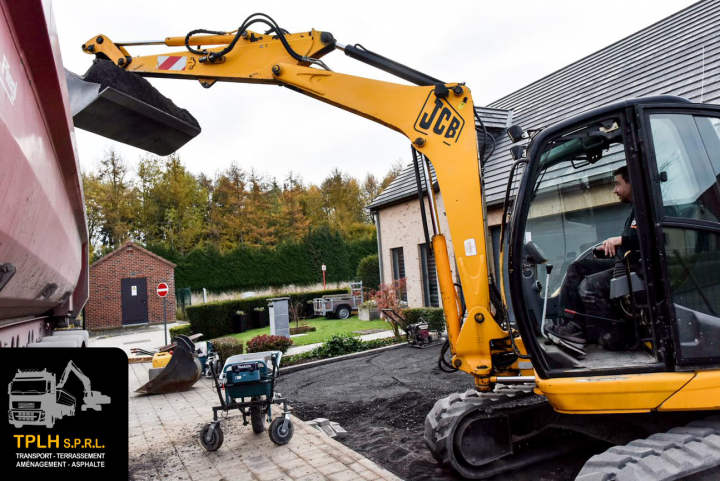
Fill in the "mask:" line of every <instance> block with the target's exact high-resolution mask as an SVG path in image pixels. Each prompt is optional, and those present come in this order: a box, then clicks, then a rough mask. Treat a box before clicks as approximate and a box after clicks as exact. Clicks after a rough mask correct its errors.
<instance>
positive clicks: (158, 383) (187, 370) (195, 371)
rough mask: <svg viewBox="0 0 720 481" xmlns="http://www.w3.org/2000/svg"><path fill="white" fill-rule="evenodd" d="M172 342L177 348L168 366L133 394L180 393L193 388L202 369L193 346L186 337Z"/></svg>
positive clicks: (177, 338) (180, 337) (179, 337)
mask: <svg viewBox="0 0 720 481" xmlns="http://www.w3.org/2000/svg"><path fill="white" fill-rule="evenodd" d="M173 342H175V343H177V347H176V348H175V350H174V351H173V355H172V359H170V362H169V363H168V365H167V366H165V367H164V368H163V369H162V371H160V374H158V375H157V376H155V377H154V378H153V379H151V380H150V381H149V382H148V383H146V384H144V385H142V386H140V387H139V388H138V389H136V390H135V392H140V393H146V394H168V393H171V392H182V391H187V390H188V389H190V388H191V387H193V386H194V385H195V383H196V382H197V381H198V379H200V376H201V374H202V368H201V366H200V360H199V359H198V356H197V352H196V351H195V344H193V342H192V341H191V340H190V339H188V337H187V336H178V337H176V338H174V339H173Z"/></svg>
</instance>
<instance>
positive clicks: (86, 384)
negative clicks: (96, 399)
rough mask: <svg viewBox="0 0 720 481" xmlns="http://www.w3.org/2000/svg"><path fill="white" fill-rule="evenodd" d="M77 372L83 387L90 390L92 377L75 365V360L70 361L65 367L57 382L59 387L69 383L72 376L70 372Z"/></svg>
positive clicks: (86, 390)
mask: <svg viewBox="0 0 720 481" xmlns="http://www.w3.org/2000/svg"><path fill="white" fill-rule="evenodd" d="M71 372H72V373H75V375H76V376H77V378H78V379H80V382H82V383H83V388H84V390H85V392H86V393H88V392H90V390H91V389H90V379H88V377H87V376H86V375H85V374H83V373H82V371H81V370H80V369H79V368H78V367H77V366H76V365H75V363H74V362H73V361H70V362H69V363H68V365H67V366H66V367H65V371H64V372H63V375H62V377H61V378H60V382H59V383H58V384H57V388H58V389H62V388H63V387H64V386H65V383H67V381H68V378H69V377H70V373H71Z"/></svg>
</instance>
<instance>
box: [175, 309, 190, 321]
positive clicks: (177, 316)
mask: <svg viewBox="0 0 720 481" xmlns="http://www.w3.org/2000/svg"><path fill="white" fill-rule="evenodd" d="M175 319H177V320H178V321H187V315H186V314H185V311H183V310H182V308H180V307H178V308H177V309H175Z"/></svg>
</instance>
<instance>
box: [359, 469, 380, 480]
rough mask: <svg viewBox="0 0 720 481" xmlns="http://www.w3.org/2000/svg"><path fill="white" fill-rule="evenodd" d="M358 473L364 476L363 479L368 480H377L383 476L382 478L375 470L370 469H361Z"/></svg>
mask: <svg viewBox="0 0 720 481" xmlns="http://www.w3.org/2000/svg"><path fill="white" fill-rule="evenodd" d="M358 474H359V475H360V476H362V477H363V479H366V480H367V481H375V480H376V479H382V478H380V476H378V475H377V474H375V473H373V472H372V471H370V470H369V469H367V470H365V471H360V472H359V473H358Z"/></svg>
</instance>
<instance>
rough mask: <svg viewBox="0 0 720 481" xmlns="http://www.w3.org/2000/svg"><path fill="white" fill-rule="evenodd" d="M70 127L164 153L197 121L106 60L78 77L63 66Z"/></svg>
mask: <svg viewBox="0 0 720 481" xmlns="http://www.w3.org/2000/svg"><path fill="white" fill-rule="evenodd" d="M65 78H66V80H67V87H68V94H69V96H70V110H71V113H72V117H73V123H74V124H75V127H77V128H79V129H83V130H87V131H88V132H92V133H94V134H98V135H101V136H103V137H107V138H109V139H112V140H116V141H118V142H122V143H124V144H128V145H132V146H133V147H137V148H139V149H143V150H147V151H148V152H152V153H154V154H156V155H170V154H172V153H173V152H175V151H176V150H178V149H179V148H180V147H182V146H183V145H185V144H186V143H188V142H189V141H190V140H191V139H193V138H194V137H196V136H197V135H198V134H199V133H200V124H199V123H198V122H197V120H195V118H194V117H193V116H192V115H190V113H189V112H188V111H187V110H184V109H181V108H179V107H178V106H176V105H175V104H174V103H173V102H172V101H171V100H170V99H168V98H167V97H165V96H163V95H162V94H161V93H160V92H158V91H157V89H156V88H155V87H153V86H152V85H150V82H148V81H147V80H145V79H144V78H142V77H140V76H139V75H137V74H133V73H130V72H128V71H126V70H125V69H122V68H120V67H118V66H116V65H115V64H113V63H112V62H110V61H109V60H95V61H94V62H93V65H92V67H90V69H89V70H88V71H87V72H86V73H85V75H84V76H83V77H80V76H78V75H76V74H74V73H72V72H70V71H68V70H65Z"/></svg>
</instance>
